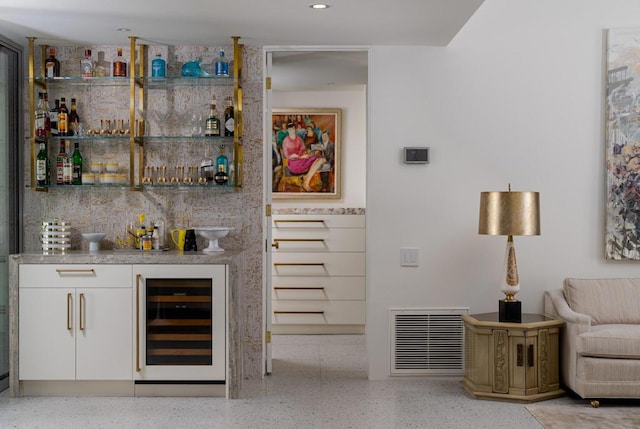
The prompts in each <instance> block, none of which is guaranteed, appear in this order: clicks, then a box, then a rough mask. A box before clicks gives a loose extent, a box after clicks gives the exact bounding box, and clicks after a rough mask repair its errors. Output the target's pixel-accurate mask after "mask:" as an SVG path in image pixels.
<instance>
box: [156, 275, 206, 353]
mask: <svg viewBox="0 0 640 429" xmlns="http://www.w3.org/2000/svg"><path fill="white" fill-rule="evenodd" d="M212 299H213V297H212V279H210V278H209V279H193V278H189V279H147V281H146V307H147V308H146V310H147V311H146V319H147V320H146V334H147V335H146V364H147V365H212V363H213V362H212V355H213V334H212V332H213V330H212V328H213V326H212V323H213V322H212V321H213V318H212V316H213V314H212V304H213V301H212Z"/></svg>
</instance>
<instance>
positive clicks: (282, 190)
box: [271, 108, 342, 199]
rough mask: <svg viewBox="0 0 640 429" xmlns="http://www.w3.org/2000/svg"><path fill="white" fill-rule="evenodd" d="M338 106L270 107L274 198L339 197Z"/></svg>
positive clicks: (340, 145)
mask: <svg viewBox="0 0 640 429" xmlns="http://www.w3.org/2000/svg"><path fill="white" fill-rule="evenodd" d="M340 116H341V110H340V109H324V108H322V109H313V108H311V109H306V108H305V109H273V112H272V119H271V130H272V168H273V176H272V177H273V183H272V195H273V199H287V198H289V199H324V198H340V181H341V171H340V164H341V162H340V153H341V149H342V142H341V139H340V119H341V118H340Z"/></svg>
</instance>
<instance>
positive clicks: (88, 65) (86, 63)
mask: <svg viewBox="0 0 640 429" xmlns="http://www.w3.org/2000/svg"><path fill="white" fill-rule="evenodd" d="M80 74H81V76H82V77H91V76H93V63H92V62H91V49H85V50H84V58H83V59H81V60H80Z"/></svg>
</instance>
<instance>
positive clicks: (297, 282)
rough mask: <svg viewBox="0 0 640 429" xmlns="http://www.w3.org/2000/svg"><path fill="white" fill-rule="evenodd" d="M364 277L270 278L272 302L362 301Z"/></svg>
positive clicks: (363, 297) (364, 294)
mask: <svg viewBox="0 0 640 429" xmlns="http://www.w3.org/2000/svg"><path fill="white" fill-rule="evenodd" d="M364 279H365V278H364V277H294V276H291V277H276V276H274V277H272V278H271V282H272V294H271V297H272V299H273V300H296V301H298V300H319V301H326V300H332V299H337V300H355V301H358V300H364V299H365V296H366V293H365V281H364Z"/></svg>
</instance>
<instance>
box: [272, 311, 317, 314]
mask: <svg viewBox="0 0 640 429" xmlns="http://www.w3.org/2000/svg"><path fill="white" fill-rule="evenodd" d="M273 314H324V311H274V312H273Z"/></svg>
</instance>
